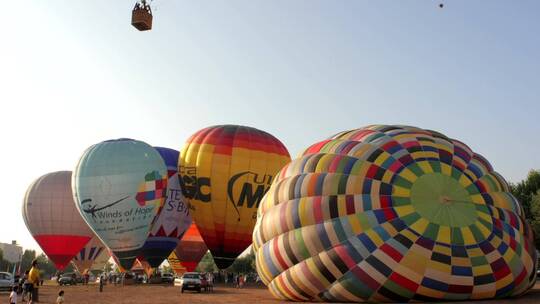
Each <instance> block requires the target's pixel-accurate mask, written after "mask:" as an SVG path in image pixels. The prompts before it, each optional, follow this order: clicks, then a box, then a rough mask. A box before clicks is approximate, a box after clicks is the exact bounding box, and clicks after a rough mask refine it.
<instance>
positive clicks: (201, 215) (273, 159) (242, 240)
mask: <svg viewBox="0 0 540 304" xmlns="http://www.w3.org/2000/svg"><path fill="white" fill-rule="evenodd" d="M289 161H290V156H289V152H288V151H287V149H286V148H285V146H284V145H283V144H282V143H281V142H280V141H279V140H278V139H277V138H275V137H274V136H272V135H271V134H269V133H267V132H264V131H261V130H258V129H255V128H251V127H245V126H237V125H222V126H213V127H209V128H205V129H202V130H200V131H198V132H197V133H195V134H194V135H192V136H191V137H190V138H189V139H188V140H187V142H186V144H185V146H184V148H183V149H182V151H181V153H180V170H179V172H180V176H181V180H182V186H183V189H184V191H185V194H186V196H187V197H188V198H189V199H190V200H191V208H192V210H191V211H192V217H193V219H194V221H195V222H196V223H197V227H198V228H199V230H200V232H201V235H202V238H203V239H204V241H205V243H206V245H207V246H208V248H209V249H210V252H211V253H212V255H213V257H214V261H215V262H216V265H217V266H218V267H219V268H220V269H224V268H227V267H228V266H230V265H231V264H232V263H233V262H234V260H235V258H236V257H237V256H238V255H239V254H240V253H242V251H244V250H245V249H246V248H247V247H248V246H249V245H250V244H251V233H252V231H253V226H254V225H255V221H256V219H257V207H258V206H259V203H260V201H261V199H262V197H263V195H264V194H265V193H266V191H267V190H268V188H269V187H270V184H271V183H272V180H273V178H274V176H275V174H276V173H277V172H278V171H279V170H280V169H281V167H283V166H284V165H285V164H286V163H288V162H289Z"/></svg>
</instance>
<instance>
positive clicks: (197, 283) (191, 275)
mask: <svg viewBox="0 0 540 304" xmlns="http://www.w3.org/2000/svg"><path fill="white" fill-rule="evenodd" d="M205 283H206V280H205V279H204V278H203V277H202V276H201V274H200V273H198V272H186V273H184V274H183V275H182V277H181V278H176V279H175V280H174V286H180V289H181V291H182V293H183V292H184V290H195V291H197V292H201V290H202V289H205V288H206V285H205Z"/></svg>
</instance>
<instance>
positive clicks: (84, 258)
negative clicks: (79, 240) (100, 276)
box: [71, 236, 107, 273]
mask: <svg viewBox="0 0 540 304" xmlns="http://www.w3.org/2000/svg"><path fill="white" fill-rule="evenodd" d="M105 251H107V250H105V245H103V243H102V242H101V241H100V240H99V238H98V237H97V236H94V237H93V238H92V239H91V240H90V241H89V242H88V243H87V244H86V245H85V246H84V247H83V248H82V249H81V250H80V251H79V253H78V254H77V255H75V257H74V258H73V260H72V261H71V262H72V263H73V264H74V265H75V268H77V270H78V271H79V272H80V273H85V272H86V271H88V270H90V269H91V268H92V265H93V264H94V261H95V260H96V258H97V257H98V256H99V255H100V254H101V253H103V252H105Z"/></svg>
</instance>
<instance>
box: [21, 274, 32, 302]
mask: <svg viewBox="0 0 540 304" xmlns="http://www.w3.org/2000/svg"><path fill="white" fill-rule="evenodd" d="M29 273H30V270H27V271H25V272H24V276H23V277H22V281H23V285H22V301H23V302H24V300H25V296H26V294H28V293H29V290H30V285H32V283H30V279H29V278H28V274H29ZM29 297H30V296H29Z"/></svg>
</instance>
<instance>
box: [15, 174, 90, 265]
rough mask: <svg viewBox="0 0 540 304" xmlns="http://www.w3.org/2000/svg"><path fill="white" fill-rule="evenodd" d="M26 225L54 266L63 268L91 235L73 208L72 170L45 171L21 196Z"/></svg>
mask: <svg viewBox="0 0 540 304" xmlns="http://www.w3.org/2000/svg"><path fill="white" fill-rule="evenodd" d="M22 215H23V219H24V222H25V224H26V227H27V228H28V230H29V231H30V233H31V234H32V236H33V237H34V239H35V240H36V241H37V243H38V244H39V246H40V247H41V249H43V252H45V254H46V255H47V256H48V257H49V259H51V260H52V261H53V262H54V264H55V266H56V268H58V269H59V270H63V269H64V268H65V267H66V266H67V265H68V264H69V262H70V261H71V259H73V257H74V256H75V255H76V254H77V252H79V250H81V248H82V247H83V246H84V245H86V243H88V241H89V240H90V239H91V238H92V236H93V235H94V234H93V233H92V231H91V230H90V228H88V226H87V225H86V223H85V222H84V220H83V219H82V217H81V215H80V214H79V212H78V211H77V209H76V208H75V203H74V202H73V194H72V192H71V171H59V172H53V173H49V174H45V175H43V176H42V177H40V178H38V179H37V180H35V181H34V182H33V183H32V184H31V185H30V187H29V188H28V190H27V191H26V195H25V196H24V201H23V206H22Z"/></svg>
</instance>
